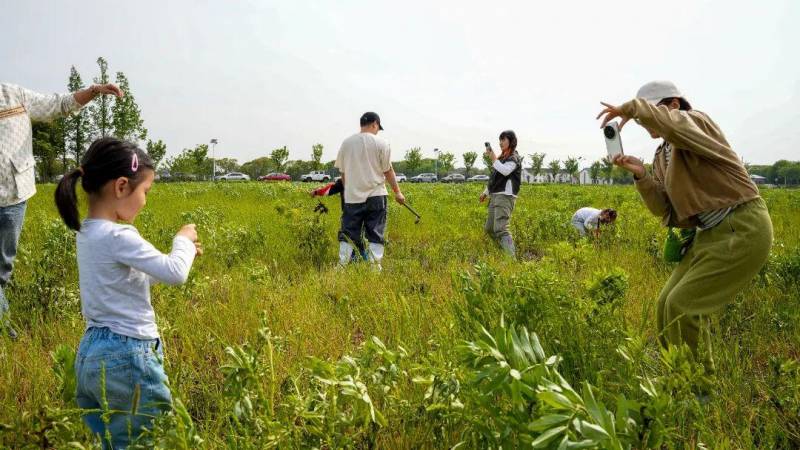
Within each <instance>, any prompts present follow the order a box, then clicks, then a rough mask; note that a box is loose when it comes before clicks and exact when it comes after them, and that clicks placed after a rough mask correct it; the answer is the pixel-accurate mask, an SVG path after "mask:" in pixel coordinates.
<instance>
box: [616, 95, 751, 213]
mask: <svg viewBox="0 0 800 450" xmlns="http://www.w3.org/2000/svg"><path fill="white" fill-rule="evenodd" d="M621 109H622V113H623V115H625V116H626V117H630V118H633V119H635V120H636V121H637V122H638V123H639V124H641V125H642V126H644V127H646V128H648V129H650V130H652V131H655V132H656V133H658V135H659V136H661V137H662V138H664V140H665V141H666V142H667V143H669V144H670V145H671V146H672V155H671V157H670V163H669V165H667V162H666V158H665V155H664V151H663V148H664V144H662V145H660V146H659V147H658V150H657V151H656V154H655V158H654V160H653V171H652V174H645V176H644V177H642V178H641V179H639V180H636V189H637V190H638V191H639V193H640V194H641V196H642V199H643V200H644V202H645V204H646V205H647V208H648V209H649V210H650V212H652V213H653V214H655V215H657V216H659V217H661V218H662V222H663V224H664V225H665V226H675V227H682V228H690V227H693V226H696V225H698V221H697V218H696V217H695V216H696V215H697V214H698V213H701V212H704V211H713V210H715V209H720V208H726V207H729V206H735V205H739V204H742V203H745V202H748V201H750V200H753V199H755V198H758V197H759V193H758V188H757V187H756V185H755V184H754V183H753V181H752V180H750V175H749V174H748V173H747V170H746V169H745V167H744V164H743V163H742V161H741V160H740V159H739V156H737V155H736V153H734V151H733V150H731V147H730V145H729V144H728V141H727V140H726V139H725V136H724V135H723V134H722V131H721V130H720V129H719V127H718V126H717V124H716V123H714V122H713V121H712V120H711V119H710V118H709V117H708V116H707V115H706V114H704V113H702V112H700V111H695V110H691V111H681V110H677V109H673V110H670V109H669V108H667V107H666V106H654V105H651V104H650V103H648V102H647V101H646V100H644V99H642V98H637V99H634V100H631V101H629V102H627V103H625V104H624V105H622V107H621Z"/></svg>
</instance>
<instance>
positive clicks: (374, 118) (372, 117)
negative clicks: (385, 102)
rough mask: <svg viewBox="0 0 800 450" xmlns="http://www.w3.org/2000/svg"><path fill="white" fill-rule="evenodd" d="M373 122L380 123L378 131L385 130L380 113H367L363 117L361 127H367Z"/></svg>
mask: <svg viewBox="0 0 800 450" xmlns="http://www.w3.org/2000/svg"><path fill="white" fill-rule="evenodd" d="M372 122H378V129H380V130H383V126H382V125H381V116H379V115H378V113H374V112H371V111H370V112H365V113H364V114H362V115H361V126H362V127H365V126H367V125H369V124H371V123H372Z"/></svg>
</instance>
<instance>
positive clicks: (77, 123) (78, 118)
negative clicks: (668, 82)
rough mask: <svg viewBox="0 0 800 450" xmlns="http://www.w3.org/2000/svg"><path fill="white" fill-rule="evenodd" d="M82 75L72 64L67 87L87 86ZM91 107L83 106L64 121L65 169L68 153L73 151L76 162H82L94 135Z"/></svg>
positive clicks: (63, 156)
mask: <svg viewBox="0 0 800 450" xmlns="http://www.w3.org/2000/svg"><path fill="white" fill-rule="evenodd" d="M85 87H86V86H84V84H83V80H81V75H80V74H79V73H78V71H77V70H76V69H75V66H72V67H71V68H70V70H69V81H68V82H67V89H69V91H70V92H77V91H79V90H81V89H83V88H85ZM89 111H90V110H89V108H82V109H81V110H80V111H76V112H74V113H72V114H70V115H69V116H67V117H66V118H64V119H63V121H64V139H65V141H66V142H65V145H62V146H61V147H60V150H61V160H62V164H63V166H64V170H66V167H67V153H68V152H69V153H71V154H72V156H73V157H74V158H75V162H76V164H80V161H81V159H82V158H83V152H84V151H85V150H86V147H87V145H88V144H89V141H90V140H91V136H92V123H91V117H90V114H89Z"/></svg>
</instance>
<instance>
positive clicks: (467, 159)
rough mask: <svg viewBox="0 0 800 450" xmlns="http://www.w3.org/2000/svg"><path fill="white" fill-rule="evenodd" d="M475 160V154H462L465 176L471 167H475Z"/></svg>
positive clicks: (476, 157) (476, 155)
mask: <svg viewBox="0 0 800 450" xmlns="http://www.w3.org/2000/svg"><path fill="white" fill-rule="evenodd" d="M477 159H478V154H477V153H475V152H466V153H464V168H465V169H466V174H465V176H467V177H468V176H469V172H470V171H471V170H472V167H473V166H474V165H475V160H477Z"/></svg>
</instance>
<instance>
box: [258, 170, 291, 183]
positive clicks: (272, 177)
mask: <svg viewBox="0 0 800 450" xmlns="http://www.w3.org/2000/svg"><path fill="white" fill-rule="evenodd" d="M258 181H292V177H291V176H290V175H289V174H288V173H274V172H273V173H268V174H266V175H261V176H260V177H258Z"/></svg>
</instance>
